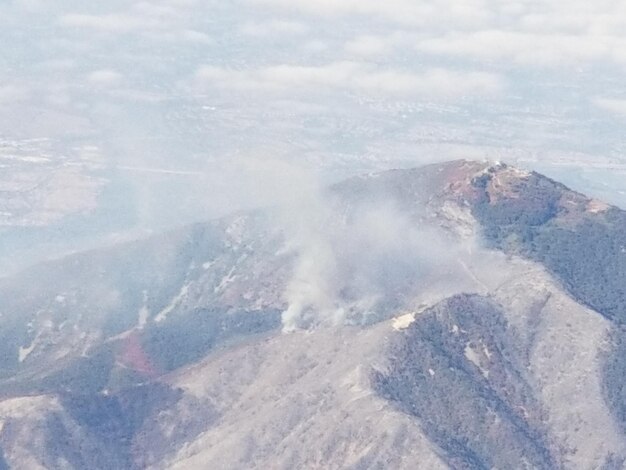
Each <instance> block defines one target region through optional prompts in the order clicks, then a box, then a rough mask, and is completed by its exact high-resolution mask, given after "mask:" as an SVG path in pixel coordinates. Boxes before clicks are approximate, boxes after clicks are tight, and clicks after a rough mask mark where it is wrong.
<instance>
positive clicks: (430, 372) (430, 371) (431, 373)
mask: <svg viewBox="0 0 626 470" xmlns="http://www.w3.org/2000/svg"><path fill="white" fill-rule="evenodd" d="M428 373H429V374H430V376H431V377H433V376H434V375H435V371H434V370H432V369H428Z"/></svg>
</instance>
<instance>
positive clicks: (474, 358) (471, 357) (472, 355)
mask: <svg viewBox="0 0 626 470" xmlns="http://www.w3.org/2000/svg"><path fill="white" fill-rule="evenodd" d="M464 353H465V357H466V358H467V360H468V361H470V362H471V363H472V364H474V365H475V366H476V367H478V369H480V372H481V373H482V374H483V376H484V377H485V378H487V377H489V371H488V370H486V369H485V368H484V367H483V366H482V364H481V362H480V356H479V355H478V353H477V352H476V351H475V350H474V349H473V348H472V347H471V346H470V344H469V343H467V344H466V345H465V351H464Z"/></svg>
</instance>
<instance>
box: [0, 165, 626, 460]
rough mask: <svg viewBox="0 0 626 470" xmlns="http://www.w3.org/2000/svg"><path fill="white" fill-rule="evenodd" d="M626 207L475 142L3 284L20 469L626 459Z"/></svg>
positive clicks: (2, 384)
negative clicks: (490, 157)
mask: <svg viewBox="0 0 626 470" xmlns="http://www.w3.org/2000/svg"><path fill="white" fill-rule="evenodd" d="M625 322H626V213H625V212H624V211H622V210H621V209H619V208H616V207H612V206H609V205H607V204H604V203H602V202H600V201H597V200H594V199H590V198H587V197H585V196H584V195H581V194H579V193H576V192H574V191H571V190H569V189H568V188H567V187H565V186H563V185H561V184H559V183H557V182H555V181H553V180H550V179H548V178H546V177H544V176H542V175H539V174H537V173H533V172H526V171H523V170H519V169H516V168H514V167H511V166H508V165H504V164H490V163H484V162H470V161H454V162H449V163H444V164H436V165H430V166H426V167H423V168H417V169H410V170H392V171H386V172H381V173H374V174H369V175H365V176H361V177H355V178H351V179H348V180H346V181H344V182H342V183H339V184H336V185H334V186H332V187H330V188H328V189H327V190H324V191H322V192H321V193H320V194H314V195H310V197H308V198H307V199H306V201H305V202H304V203H303V204H299V203H298V204H294V205H292V206H290V207H280V208H272V209H269V210H267V211H256V212H250V213H240V214H235V215H233V216H230V217H226V218H223V219H220V220H216V221H212V222H208V223H204V224H196V225H193V226H189V227H185V228H182V229H179V230H177V231H174V232H170V233H167V234H164V235H159V236H155V237H152V238H150V239H147V240H140V241H136V242H132V243H126V244H122V245H119V246H115V247H112V248H107V249H103V250H97V251H90V252H85V253H80V254H77V255H72V256H69V257H66V258H63V259H60V260H56V261H50V262H46V263H42V264H39V265H36V266H33V267H32V268H30V269H28V270H26V271H24V272H22V273H21V274H19V275H17V276H14V277H10V278H4V279H1V280H0V351H1V354H0V364H1V367H0V394H1V397H2V400H1V401H0V449H1V450H2V453H1V454H0V468H29V469H31V468H32V469H35V468H46V469H68V468H76V469H82V468H92V469H100V468H101V469H111V468H137V469H140V468H153V469H162V468H163V469H164V468H171V469H174V468H180V469H195V468H221V469H239V468H276V469H280V468H284V469H293V468H324V469H332V468H337V469H339V468H341V469H344V468H352V469H365V468H407V469H414V468H424V469H433V468H455V469H456V468H460V469H474V468H477V469H478V468H528V469H531V468H532V469H535V468H546V469H553V468H564V469H568V468H572V469H574V468H575V469H592V468H593V469H596V468H605V469H621V468H623V467H624V465H625V462H626V438H625V434H624V433H625V432H626V383H625V382H624V381H625V380H626V379H625V377H626V362H625V361H624V357H626V335H625V333H624V323H625Z"/></svg>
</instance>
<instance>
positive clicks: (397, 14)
mask: <svg viewBox="0 0 626 470" xmlns="http://www.w3.org/2000/svg"><path fill="white" fill-rule="evenodd" d="M248 1H249V3H251V4H255V5H261V6H272V7H277V8H281V9H285V10H290V11H296V12H300V13H307V14H314V15H319V16H327V17H328V16H350V17H352V16H354V15H364V16H373V17H375V18H377V19H384V20H388V21H393V22H397V23H402V24H410V25H425V26H431V27H432V26H436V25H438V24H444V23H446V24H447V23H453V24H456V25H458V26H459V27H461V28H467V27H469V26H470V25H481V24H485V23H486V22H487V21H488V20H489V19H490V18H492V16H493V15H492V13H491V12H490V11H489V9H487V8H485V2H484V1H481V0H465V1H463V2H458V1H452V0H448V1H436V2H416V1H414V0H386V1H384V2H381V1H379V0H342V1H337V0H248Z"/></svg>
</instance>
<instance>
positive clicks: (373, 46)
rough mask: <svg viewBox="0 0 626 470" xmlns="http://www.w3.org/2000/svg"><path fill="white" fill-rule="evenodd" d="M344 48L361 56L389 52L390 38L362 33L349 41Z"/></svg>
mask: <svg viewBox="0 0 626 470" xmlns="http://www.w3.org/2000/svg"><path fill="white" fill-rule="evenodd" d="M344 48H345V49H346V52H348V53H350V54H355V55H359V56H374V55H382V54H385V53H387V52H389V49H390V43H389V40H387V39H386V38H383V37H380V36H372V35H362V36H357V37H355V38H354V39H352V40H350V41H348V42H347V43H346V44H345V46H344Z"/></svg>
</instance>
